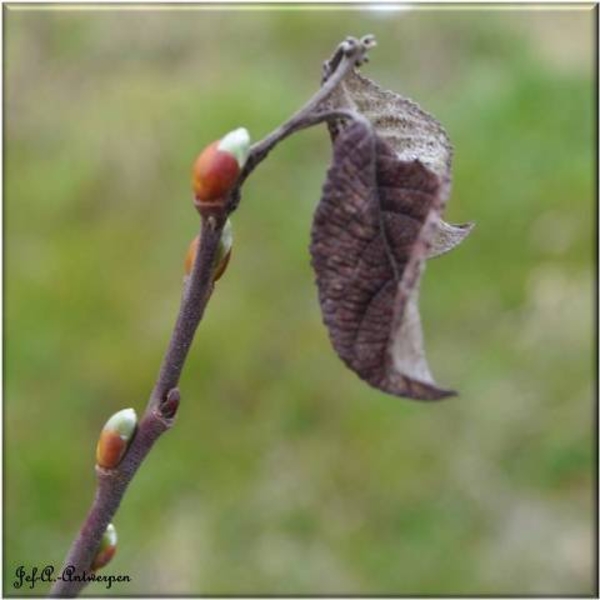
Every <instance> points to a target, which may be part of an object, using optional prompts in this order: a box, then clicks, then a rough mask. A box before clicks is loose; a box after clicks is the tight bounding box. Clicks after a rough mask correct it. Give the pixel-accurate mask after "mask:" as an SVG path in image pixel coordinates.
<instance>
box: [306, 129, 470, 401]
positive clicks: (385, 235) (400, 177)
mask: <svg viewBox="0 0 600 600" xmlns="http://www.w3.org/2000/svg"><path fill="white" fill-rule="evenodd" d="M448 185H449V180H448V178H447V177H444V176H443V173H442V174H441V176H440V175H439V174H437V173H436V172H434V171H433V170H432V169H430V168H427V167H426V166H425V165H424V164H423V162H422V161H420V160H418V159H414V160H413V159H410V160H402V159H400V158H399V156H398V152H397V151H396V149H395V148H393V147H392V146H391V145H390V144H389V143H388V142H387V141H384V140H383V139H382V138H381V136H379V135H378V134H377V133H376V131H375V130H374V128H373V127H372V126H371V125H370V124H369V123H368V122H367V121H365V120H362V119H361V120H356V121H352V122H350V123H349V124H347V125H346V126H345V127H344V128H343V129H342V131H341V133H339V135H338V136H337V137H336V140H335V143H334V152H333V161H332V165H331V167H330V169H329V171H328V173H327V179H326V181H325V184H324V187H323V194H322V198H321V202H320V203H319V205H318V207H317V210H316V213H315V218H314V222H313V227H312V238H311V248H310V249H311V255H312V265H313V268H314V270H315V272H316V278H317V286H318V289H319V300H320V304H321V309H322V312H323V319H324V321H325V324H326V326H327V328H328V331H329V335H330V338H331V341H332V344H333V346H334V348H335V350H336V352H337V353H338V354H339V356H340V357H341V358H342V360H343V361H344V362H345V363H346V364H347V365H348V366H349V367H350V368H351V369H352V370H353V371H355V372H356V373H357V374H358V375H359V376H360V377H361V378H363V379H364V380H366V381H367V382H368V383H369V384H371V385H372V386H374V387H376V388H378V389H381V390H383V391H385V392H388V393H390V394H394V395H397V396H406V397H409V398H415V399H421V400H436V399H440V398H444V397H446V396H450V395H453V394H454V392H452V391H450V390H444V389H441V388H440V387H438V386H437V385H436V384H435V382H434V380H433V377H432V376H431V373H430V371H429V367H428V365H427V361H426V358H425V352H424V349H423V335H422V330H421V322H420V317H419V311H418V304H417V297H418V288H419V280H420V277H421V273H422V271H423V268H424V265H425V259H426V258H427V257H428V256H431V255H434V254H439V253H441V252H444V251H446V250H447V249H448V246H452V245H453V244H454V243H455V239H456V236H457V235H458V236H459V237H460V235H461V233H462V232H461V233H456V232H451V233H449V234H448V238H449V239H450V241H449V242H447V243H442V244H441V245H438V246H436V244H435V243H434V239H435V235H436V231H438V225H439V215H440V212H441V210H442V208H443V204H444V201H445V199H446V197H447V195H448ZM453 236H454V237H453ZM444 248H445V249H446V250H444Z"/></svg>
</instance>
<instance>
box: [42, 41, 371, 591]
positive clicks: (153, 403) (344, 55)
mask: <svg viewBox="0 0 600 600" xmlns="http://www.w3.org/2000/svg"><path fill="white" fill-rule="evenodd" d="M373 45H374V39H373V38H372V36H365V37H364V38H362V39H360V40H357V39H356V38H347V39H346V40H345V41H344V42H342V43H341V44H340V45H339V46H338V48H337V49H336V51H335V53H334V55H333V56H332V58H331V59H330V60H329V61H327V63H325V71H324V78H323V86H322V87H321V88H320V89H319V91H318V92H317V93H316V94H315V95H314V96H313V97H312V98H311V99H310V100H309V101H308V102H307V103H306V105H305V106H304V107H303V108H302V109H300V110H299V111H298V112H296V113H295V114H294V115H293V116H292V117H291V118H290V119H288V120H287V121H286V122H285V123H283V124H282V125H280V126H279V127H278V128H277V129H275V130H274V131H273V132H272V133H270V134H269V135H267V136H266V137H265V138H264V139H262V140H261V141H259V142H257V143H256V144H254V145H253V146H252V148H251V151H250V156H249V158H248V161H247V163H246V166H245V168H244V170H243V171H242V173H241V174H240V177H239V179H238V182H237V183H236V186H235V188H234V189H233V190H232V192H230V194H229V197H228V199H227V202H226V209H225V213H224V214H223V215H222V216H220V217H218V216H209V217H208V218H203V219H202V224H201V231H200V247H199V249H198V254H197V259H196V260H195V262H194V267H193V270H192V273H191V277H190V280H189V281H188V282H187V283H186V285H185V287H184V291H183V295H182V300H181V306H180V309H179V314H178V316H177V321H176V323H175V327H174V330H173V333H172V336H171V340H170V342H169V346H168V348H167V351H166V354H165V357H164V359H163V362H162V365H161V368H160V372H159V376H158V379H157V381H156V384H155V386H154V389H153V391H152V394H151V396H150V399H149V401H148V405H147V407H146V411H145V413H144V415H143V417H142V418H141V420H140V423H139V425H138V429H137V432H136V434H135V436H134V438H133V440H132V442H131V445H130V446H129V448H128V450H127V453H126V454H125V457H124V458H123V460H122V461H121V462H120V463H119V464H118V465H117V467H116V468H114V469H104V468H101V467H99V466H96V475H97V487H96V495H95V497H94V501H93V503H92V506H91V508H90V511H89V513H88V515H87V517H86V519H85V521H84V523H83V525H82V527H81V529H80V531H79V534H78V535H77V537H76V538H75V540H74V542H73V544H72V546H71V548H70V550H69V553H68V555H67V557H66V559H65V563H64V565H63V569H62V572H61V573H60V574H59V576H61V577H62V578H61V579H57V581H56V582H55V583H54V586H53V587H52V590H51V592H50V595H51V596H63V597H71V596H76V595H77V594H78V593H79V592H80V591H81V590H82V589H83V588H84V587H85V585H86V584H87V583H88V582H89V578H90V573H91V572H90V565H91V564H92V561H93V559H94V556H95V554H96V552H97V550H98V546H99V544H100V540H101V538H102V535H103V533H104V531H105V530H106V527H107V525H108V524H109V523H110V521H111V520H112V519H113V517H114V515H115V513H116V512H117V510H118V508H119V505H120V503H121V500H122V498H123V495H124V494H125V491H126V489H127V487H128V485H129V483H130V482H131V480H132V479H133V477H134V475H135V473H136V471H137V470H138V468H139V466H140V465H141V464H142V462H143V460H144V459H145V457H146V455H147V454H148V452H149V451H150V450H151V448H152V446H153V445H154V443H155V442H156V440H157V439H158V438H159V437H160V436H161V435H162V434H163V433H164V432H165V431H166V430H167V429H169V428H170V427H171V426H172V425H173V423H174V420H175V416H176V413H177V409H178V407H179V400H180V397H179V390H178V389H177V385H178V383H179V378H180V376H181V371H182V369H183V366H184V364H185V360H186V357H187V354H188V351H189V349H190V346H191V345H192V341H193V339H194V335H195V332H196V329H197V327H198V324H199V323H200V321H201V320H202V317H203V315H204V310H205V308H206V305H207V303H208V301H209V299H210V296H211V293H212V290H213V282H212V272H213V265H214V260H215V256H216V253H217V248H218V245H219V241H220V239H221V233H222V231H223V226H224V224H225V221H226V218H227V215H228V214H229V213H231V212H232V211H233V210H235V208H236V207H237V205H238V203H239V199H240V190H241V187H242V185H243V183H244V181H245V180H246V179H247V178H248V176H249V175H250V173H252V171H253V170H254V169H255V168H256V167H257V165H258V164H259V163H260V162H262V161H263V160H264V159H265V158H266V156H267V155H268V153H269V152H270V151H271V150H272V149H273V148H274V147H275V146H276V145H277V144H278V143H279V142H281V141H282V140H283V139H285V138H286V137H288V136H289V135H291V134H292V133H294V132H296V131H298V130H300V129H303V128H306V127H310V126H312V125H316V124H317V123H321V122H323V121H324V120H331V119H333V118H338V119H339V118H355V117H356V115H355V114H354V113H352V112H350V111H329V112H317V111H318V108H319V106H320V105H322V103H323V102H324V100H326V99H327V97H328V96H329V95H330V94H331V93H332V92H333V90H334V89H335V88H336V86H337V85H338V84H339V83H340V82H341V81H342V80H343V79H344V77H345V76H346V75H347V74H348V73H349V72H350V71H351V69H353V68H354V67H355V66H357V65H360V64H362V63H363V62H365V60H366V52H367V50H368V49H369V48H371V47H372V46H373Z"/></svg>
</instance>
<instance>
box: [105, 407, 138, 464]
mask: <svg viewBox="0 0 600 600" xmlns="http://www.w3.org/2000/svg"><path fill="white" fill-rule="evenodd" d="M136 427H137V415H136V414H135V410H133V408H125V409H123V410H120V411H119V412H117V413H115V414H114V415H113V416H112V417H111V418H110V419H108V421H106V425H104V427H103V428H102V431H101V432H100V437H99V439H98V445H97V446H96V463H97V464H98V466H100V467H103V468H104V469H114V468H115V467H116V466H117V465H118V464H119V463H120V462H121V459H122V458H123V457H124V456H125V452H127V448H128V447H129V444H130V443H131V440H132V438H133V435H134V433H135V430H136Z"/></svg>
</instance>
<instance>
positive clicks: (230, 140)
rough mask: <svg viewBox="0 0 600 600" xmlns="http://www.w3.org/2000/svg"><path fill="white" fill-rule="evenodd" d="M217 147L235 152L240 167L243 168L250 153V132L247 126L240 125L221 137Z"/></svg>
mask: <svg viewBox="0 0 600 600" xmlns="http://www.w3.org/2000/svg"><path fill="white" fill-rule="evenodd" d="M217 149H218V150H222V151H224V152H229V153H230V154H233V156H235V159H236V160H237V163H238V165H239V167H240V169H243V168H244V165H245V164H246V161H247V160H248V155H249V154H250V134H249V133H248V130H247V129H246V128H245V127H239V128H238V129H234V130H233V131H230V132H229V133H228V134H227V135H225V136H224V137H223V138H221V140H220V141H219V143H218V145H217Z"/></svg>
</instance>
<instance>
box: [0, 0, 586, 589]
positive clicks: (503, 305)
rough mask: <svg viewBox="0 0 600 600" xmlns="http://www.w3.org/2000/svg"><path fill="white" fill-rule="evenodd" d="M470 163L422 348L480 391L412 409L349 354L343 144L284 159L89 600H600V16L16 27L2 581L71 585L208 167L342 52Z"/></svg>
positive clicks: (163, 18)
mask: <svg viewBox="0 0 600 600" xmlns="http://www.w3.org/2000/svg"><path fill="white" fill-rule="evenodd" d="M365 33H374V34H375V35H376V36H377V39H378V42H379V46H378V48H376V49H375V50H374V51H373V52H372V61H371V63H369V64H368V65H367V66H366V67H365V72H366V73H367V74H368V75H369V76H370V77H372V78H374V79H376V80H377V81H379V82H380V83H381V84H382V85H384V86H385V87H389V88H392V89H394V90H396V91H398V92H400V93H402V94H404V95H407V96H409V97H412V98H414V99H416V100H417V101H418V102H419V103H420V104H422V105H423V106H424V107H425V108H426V109H427V110H429V111H431V112H432V113H433V114H434V115H436V117H437V118H439V120H440V121H441V122H442V123H443V124H444V125H445V126H446V128H447V129H448V132H449V133H450V136H451V139H452V141H453V143H454V145H455V159H454V169H455V170H454V174H455V177H454V188H453V194H452V198H451V201H450V203H449V206H448V210H447V212H446V217H447V219H448V220H449V221H451V222H463V221H466V220H471V219H472V220H475V221H476V222H477V228H476V230H475V231H474V233H473V234H472V235H471V237H470V238H469V239H468V240H467V241H466V242H465V243H464V244H463V245H462V246H461V247H460V248H459V249H458V250H456V251H455V252H453V253H452V254H450V255H448V256H446V257H442V258H439V259H436V260H435V261H432V262H430V263H429V267H428V270H427V272H426V274H425V278H424V281H423V294H422V307H421V308H422V315H423V322H424V324H425V336H426V347H427V351H428V353H429V358H430V362H431V364H432V365H433V366H434V368H435V372H436V375H437V377H438V381H439V382H440V384H441V385H448V386H452V387H456V388H457V389H458V390H460V392H461V395H460V396H459V397H458V398H453V399H450V400H447V401H445V402H442V403H439V404H422V403H417V402H411V401H408V400H407V401H403V400H398V399H394V398H392V397H389V396H386V395H384V394H381V393H379V392H377V391H375V390H373V389H370V388H369V387H367V386H366V385H365V384H364V383H363V382H361V381H360V380H359V379H358V378H357V377H356V376H355V375H354V374H353V373H351V372H350V371H349V370H347V369H346V368H345V367H344V366H343V364H342V363H341V362H340V361H339V360H338V358H337V357H336V356H335V353H334V352H333V351H332V349H331V347H330V344H329V341H328V339H327V334H326V331H325V328H324V327H323V326H322V324H321V321H320V315H319V309H318V305H317V293H316V289H315V287H314V284H313V275H312V272H311V269H310V266H309V258H308V252H307V245H308V240H309V228H310V220H311V215H312V212H313V209H314V206H315V204H316V202H317V200H318V198H319V195H320V186H321V182H322V181H323V179H324V173H325V169H326V163H327V161H328V160H329V153H330V144H329V141H328V137H327V133H326V131H325V129H324V128H323V129H319V130H310V131H308V132H305V133H302V134H299V135H298V136H296V137H294V138H293V139H291V140H290V141H289V142H287V143H286V144H285V145H283V146H281V147H280V148H278V149H277V150H276V151H275V152H274V153H273V154H272V156H271V157H270V158H269V160H268V161H267V162H266V163H265V164H264V165H263V166H261V168H260V169H259V170H257V171H256V173H255V174H254V175H253V176H252V178H251V179H250V180H249V181H248V183H247V185H246V187H245V192H244V197H243V200H242V204H241V207H240V209H239V211H238V212H237V213H236V214H235V215H234V219H233V222H234V229H235V247H234V251H233V256H232V261H231V263H230V266H229V269H228V272H227V274H226V275H225V277H224V278H223V279H222V280H221V281H220V282H219V283H218V289H217V290H216V293H215V296H214V297H213V299H212V302H211V304H210V305H209V308H208V311H207V313H206V318H205V321H204V322H203V323H202V325H201V328H200V330H199V331H198V334H197V337H196V341H195V343H194V347H193V349H192V352H191V356H190V359H189V362H188V365H187V367H186V369H185V372H184V376H183V379H182V381H181V390H182V396H183V400H182V406H181V409H180V415H179V419H178V422H177V425H176V427H175V428H174V429H173V430H172V431H171V432H170V433H168V434H167V435H165V436H164V438H162V439H161V440H160V442H159V443H158V445H157V447H156V448H155V451H154V452H152V454H151V455H150V457H149V459H148V460H147V462H146V463H145V464H144V465H143V468H142V469H141V471H140V472H139V474H138V476H137V477H136V478H135V480H134V482H133V484H132V485H131V487H130V490H129V492H128V494H127V496H126V498H125V500H124V502H123V504H122V506H121V509H120V511H119V513H118V515H117V517H116V518H115V520H114V523H115V525H116V527H117V529H118V531H119V549H118V552H117V555H116V557H115V559H114V560H113V561H112V563H111V565H110V567H107V570H106V572H107V573H113V574H120V573H122V574H129V575H130V576H131V577H132V581H131V583H128V584H119V585H116V586H114V587H113V588H112V589H111V590H108V591H107V590H105V589H104V588H103V587H102V586H101V585H100V584H95V585H91V586H90V587H89V588H87V591H86V593H88V594H94V595H97V594H105V593H120V594H133V593H137V594H150V593H152V594H154V593H165V594H170V595H172V594H177V593H191V594H200V593H202V594H219V593H230V594H241V593H255V594H257V593H274V594H291V593H297V594H310V593H321V594H326V593H353V594H368V593H370V594H384V593H387V594H391V593H394V594H444V593H448V594H449V593H451V594H467V593H472V594H508V593H516V594H528V593H539V594H568V593H579V594H589V593H591V592H592V590H593V585H594V584H593V579H592V567H593V559H592V543H593V539H594V534H593V531H592V529H593V519H592V514H593V513H592V510H593V498H592V469H593V447H594V445H593V435H594V419H593V414H594V413H593V401H594V370H593V369H594V361H593V355H594V350H593V348H594V346H593V344H594V327H595V326H594V319H593V305H594V300H593V299H594V283H593V262H592V261H593V256H594V253H593V252H594V250H593V249H594V229H595V226H594V223H595V197H594V133H593V132H594V114H595V108H594V94H593V89H594V88H593V71H592V69H593V60H592V54H593V13H592V11H591V8H588V9H585V10H581V9H579V10H576V9H575V8H573V9H570V10H560V11H559V10H550V9H547V10H539V9H527V10H525V9H518V10H506V9H505V10H492V9H485V10H484V9H470V10H431V9H423V10H414V11H404V10H403V11H392V10H380V11H378V10H373V9H371V10H365V9H360V8H358V7H354V8H352V9H347V10H344V9H342V8H341V7H340V8H336V9H325V8H313V9H309V8H304V9H292V8H287V9H278V10H276V9H248V10H239V9H225V8H222V9H220V10H216V9H207V10H202V9H192V8H185V9H173V10H165V9H156V10H147V9H143V8H142V7H136V8H129V9H121V10H118V9H116V8H115V7H111V8H108V9H103V10H90V9H87V10H76V9H68V8H62V9H56V8H55V9H51V8H50V7H48V8H47V9H34V8H29V7H27V8H26V7H20V8H16V7H12V8H9V9H8V10H7V11H6V12H5V69H6V72H5V80H4V81H5V121H4V123H5V147H4V150H5V156H4V175H5V182H4V194H5V195H4V201H5V204H4V211H5V212H4V216H5V243H4V250H5V280H4V281H5V293H6V294H5V317H4V325H5V342H6V346H5V384H4V436H5V437H4V448H5V457H4V466H5V471H4V484H5V488H4V489H5V529H4V542H5V546H4V550H5V552H4V563H5V564H4V575H5V579H4V582H5V583H4V585H5V589H4V591H5V593H9V594H13V593H18V594H32V593H36V594H43V593H45V592H46V591H47V586H43V585H41V586H40V585H38V586H37V587H36V588H35V589H34V590H31V589H24V588H22V589H19V590H16V589H14V588H13V587H12V586H13V580H14V571H15V569H16V568H17V567H18V566H19V565H24V566H25V567H26V568H31V567H33V566H43V565H45V564H54V565H56V566H57V567H59V566H60V564H61V563H62V560H63V558H64V555H65V553H66V551H67V549H68V546H69V544H70V543H71V540H72V538H73V536H74V534H75V532H76V530H77V528H78V527H79V525H80V523H81V520H82V518H83V517H84V515H85V512H86V511H87V509H88V506H89V503H90V501H91V499H92V494H93V489H94V472H93V463H94V448H95V444H96V439H97V435H98V433H99V431H100V429H101V427H102V425H103V424H104V422H105V420H106V418H107V417H108V416H109V415H111V414H112V413H113V412H115V411H117V410H119V409H121V408H124V407H128V406H134V407H136V409H137V410H138V411H140V410H142V409H143V407H144V406H145V403H146V399H147V397H148V394H149V392H150V390H151V388H152V385H153V382H154V378H155V376H156V373H157V369H158V366H159V362H160V360H161V357H162V353H163V350H164V348H165V346H166V343H167V340H168V336H169V334H170V330H171V327H172V324H173V321H174V318H175V314H176V311H177V308H178V304H179V291H180V284H181V280H182V275H183V267H182V262H183V257H184V254H185V250H186V248H187V246H188V244H189V242H190V240H191V239H192V237H193V236H194V235H195V234H196V231H197V227H198V223H197V215H196V213H195V211H194V209H193V208H192V203H191V193H190V166H191V164H192V161H193V159H194V157H195V156H196V155H197V153H198V152H199V151H200V150H201V149H202V148H203V147H204V146H205V145H206V144H207V143H208V142H210V141H212V140H213V139H215V138H218V137H220V135H222V134H223V133H224V132H227V131H229V130H231V129H233V128H235V127H238V126H239V125H244V126H246V127H248V129H249V130H250V131H251V133H252V135H253V137H254V138H259V137H261V136H263V135H264V134H266V133H267V132H268V131H270V130H271V129H272V128H274V127H275V126H276V125H278V124H279V123H280V122H281V121H282V120H283V119H284V118H286V117H287V116H288V115H289V114H291V113H292V112H293V111H294V110H295V109H296V108H297V107H299V106H300V105H301V104H302V103H303V102H304V101H305V99H307V98H308V97H309V96H310V95H311V94H312V93H313V91H314V90H315V89H316V87H317V85H318V82H319V77H320V68H321V62H322V61H323V60H324V59H325V58H327V57H328V55H329V54H330V52H331V51H332V49H333V48H334V47H335V45H336V44H337V43H338V42H339V41H340V40H341V39H342V38H343V37H345V36H346V35H348V34H353V35H362V34H365Z"/></svg>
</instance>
